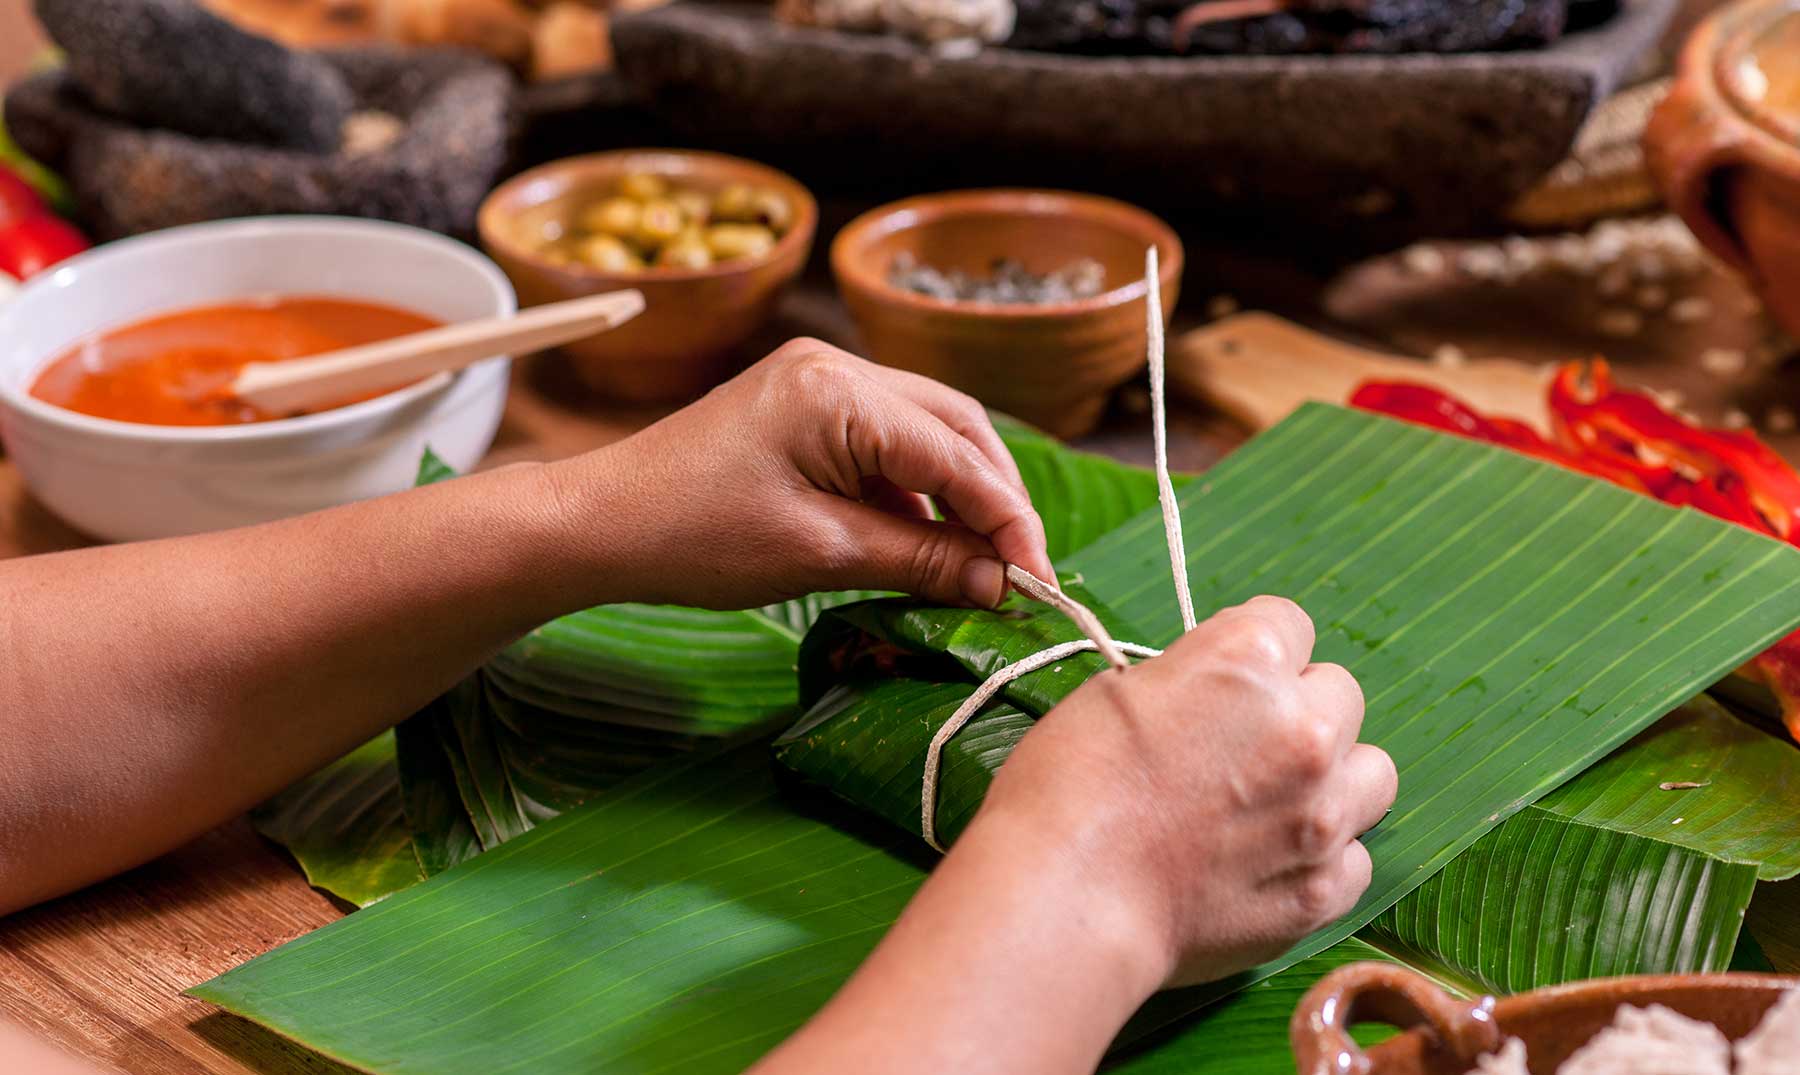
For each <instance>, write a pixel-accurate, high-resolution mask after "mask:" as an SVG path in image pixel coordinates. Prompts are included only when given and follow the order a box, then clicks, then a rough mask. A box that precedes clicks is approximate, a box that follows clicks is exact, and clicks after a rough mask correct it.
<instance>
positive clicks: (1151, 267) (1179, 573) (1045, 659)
mask: <svg viewBox="0 0 1800 1075" xmlns="http://www.w3.org/2000/svg"><path fill="white" fill-rule="evenodd" d="M1160 277H1161V273H1160V272H1159V271H1158V262H1157V256H1156V248H1155V247H1151V248H1150V250H1149V252H1148V253H1147V254H1145V256H1144V288H1145V295H1144V301H1145V305H1146V307H1147V310H1148V316H1149V332H1148V336H1149V343H1150V419H1151V431H1152V435H1153V437H1154V439H1155V442H1156V499H1157V503H1158V504H1160V505H1161V507H1162V518H1163V537H1164V539H1165V540H1166V541H1167V543H1168V546H1169V569H1170V572H1171V574H1173V575H1174V577H1175V601H1176V604H1178V605H1179V606H1180V607H1181V625H1182V628H1183V630H1187V631H1191V630H1193V629H1194V624H1195V619H1194V599H1193V595H1192V594H1191V593H1190V591H1189V589H1188V577H1187V548H1186V546H1185V544H1184V543H1183V541H1182V537H1181V512H1180V509H1179V507H1178V506H1177V505H1176V503H1175V483H1174V482H1173V481H1172V480H1171V479H1170V477H1169V433H1168V417H1167V399H1166V393H1165V391H1164V387H1163V382H1164V381H1165V380H1166V378H1167V370H1166V363H1165V361H1164V355H1163V347H1164V342H1163V319H1162V288H1161V282H1160ZM1006 578H1007V580H1008V581H1009V582H1011V583H1012V585H1013V588H1014V589H1016V590H1018V591H1019V592H1020V593H1022V594H1024V595H1025V596H1027V597H1029V598H1031V599H1032V600H1034V601H1038V602H1041V603H1043V604H1046V605H1049V606H1050V607H1052V608H1054V609H1056V610H1057V611H1058V612H1061V613H1062V614H1063V615H1064V616H1067V617H1068V618H1069V619H1070V621H1071V622H1073V623H1074V624H1075V626H1077V627H1079V628H1080V629H1081V633H1082V634H1084V635H1086V636H1087V637H1086V638H1084V639H1081V640H1080V641H1077V642H1064V643H1062V644H1060V645H1055V646H1051V647H1050V648H1049V649H1045V650H1039V651H1038V652H1036V653H1034V654H1032V655H1031V656H1029V657H1025V658H1022V659H1020V660H1018V661H1015V662H1013V663H1012V664H1009V665H1007V666H1006V667H1004V668H1001V669H999V670H998V671H996V672H994V674H993V675H990V676H988V677H987V679H986V680H985V681H983V682H982V684H981V686H979V687H977V688H975V693H973V694H971V695H969V697H968V698H967V699H966V700H964V702H963V704H962V705H960V706H957V707H956V712H954V713H952V714H950V719H949V720H946V721H945V722H944V723H943V725H942V726H940V727H939V728H938V730H937V734H935V735H933V736H932V737H931V746H930V747H928V748H927V749H926V751H925V779H924V782H923V784H922V786H921V788H920V794H919V830H920V832H921V833H922V834H923V835H924V837H925V842H926V843H928V844H930V845H931V846H932V847H933V848H936V849H937V850H938V851H943V850H944V846H943V845H942V844H940V843H939V842H938V838H937V799H938V779H939V778H940V777H941V776H942V775H943V772H942V770H943V757H944V747H945V746H946V745H948V744H949V742H950V740H951V739H953V738H955V736H956V733H957V732H960V731H962V729H963V726H964V725H966V724H968V723H969V721H970V719H971V718H973V717H974V716H975V714H976V713H977V712H979V711H980V710H981V707H982V706H985V705H987V704H988V702H989V701H991V700H992V699H993V697H994V696H995V695H996V694H999V693H1000V691H1001V689H1002V688H1004V687H1005V686H1006V685H1007V684H1008V683H1011V682H1012V681H1013V680H1015V679H1018V678H1019V677H1020V676H1024V675H1029V674H1030V673H1032V672H1035V671H1037V670H1038V669H1040V668H1044V667H1047V666H1049V665H1053V664H1055V663H1056V662H1058V661H1061V660H1065V659H1067V658H1069V657H1073V656H1074V655H1076V654H1077V653H1099V654H1100V655H1101V656H1102V657H1105V658H1106V661H1107V663H1108V664H1109V665H1111V666H1112V667H1114V668H1118V669H1124V668H1127V667H1129V663H1128V662H1127V661H1126V660H1125V658H1126V657H1127V656H1131V657H1139V658H1148V657H1160V656H1162V651H1161V650H1159V649H1151V648H1150V647H1149V646H1140V645H1138V644H1136V643H1134V642H1117V641H1114V639H1113V637H1112V635H1111V634H1109V633H1107V630H1106V627H1105V625H1103V624H1102V623H1101V622H1100V617H1098V616H1096V615H1094V612H1093V610H1092V609H1090V608H1088V607H1087V606H1086V605H1084V604H1082V603H1081V602H1079V601H1077V600H1075V599H1074V598H1073V597H1070V596H1069V595H1068V594H1066V593H1063V592H1062V590H1061V589H1060V588H1058V587H1057V586H1056V585H1055V584H1054V583H1052V582H1046V581H1044V580H1043V579H1040V578H1038V577H1037V576H1036V575H1033V574H1032V573H1031V572H1029V571H1027V570H1025V569H1024V568H1022V567H1018V566H1015V565H1012V564H1008V565H1007V567H1006Z"/></svg>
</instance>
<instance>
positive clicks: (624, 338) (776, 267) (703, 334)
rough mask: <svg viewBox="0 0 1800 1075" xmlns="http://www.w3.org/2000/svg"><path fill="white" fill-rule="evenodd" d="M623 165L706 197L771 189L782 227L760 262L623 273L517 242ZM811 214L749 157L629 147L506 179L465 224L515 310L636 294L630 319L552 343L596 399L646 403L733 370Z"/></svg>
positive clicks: (801, 246) (607, 188) (802, 246)
mask: <svg viewBox="0 0 1800 1075" xmlns="http://www.w3.org/2000/svg"><path fill="white" fill-rule="evenodd" d="M630 172H650V173H653V174H655V175H660V176H665V177H667V178H668V179H669V180H670V181H671V182H673V183H675V184H676V185H677V186H680V187H684V188H689V189H695V190H701V191H705V192H709V193H710V192H714V191H718V190H720V189H722V188H724V187H726V186H728V185H730V184H733V183H748V184H750V185H752V186H757V187H763V188H767V189H771V190H774V191H776V192H778V193H780V194H781V195H782V196H783V197H785V198H786V199H787V200H788V203H789V204H790V205H792V207H793V209H794V223H793V226H792V227H790V228H789V229H788V230H787V232H786V233H784V234H783V235H782V236H781V238H780V239H779V240H778V241H777V242H776V244H775V247H774V249H772V250H770V251H769V252H768V253H767V254H764V255H762V256H760V257H755V258H744V259H739V260H734V261H727V262H721V263H719V264H717V265H713V266H711V267H709V268H705V269H674V268H657V267H652V268H649V269H646V270H644V271H642V272H637V273H631V274H625V275H620V274H609V273H604V272H600V271H598V270H595V269H591V268H587V267H585V266H578V265H577V266H569V265H558V264H555V263H554V262H552V261H550V260H548V259H547V258H545V257H544V255H543V254H542V253H540V252H539V251H538V249H537V248H536V246H535V245H534V244H532V243H531V242H529V241H527V236H529V235H532V234H534V229H536V228H537V227H538V226H540V225H541V224H542V223H543V222H544V221H545V220H548V219H552V218H554V217H556V216H558V215H560V214H563V213H566V212H567V211H568V210H570V209H571V208H573V207H575V206H578V205H580V204H584V203H585V202H586V201H587V200H588V199H590V198H592V197H595V196H598V195H602V194H605V193H610V192H611V191H612V190H613V189H614V187H615V185H616V184H617V183H618V181H619V179H620V178H622V177H623V176H624V175H626V174H627V173H630ZM818 219H819V210H818V205H817V203H816V202H814V201H813V197H812V195H811V194H810V193H808V192H807V190H806V188H805V187H803V186H801V185H800V184H799V183H798V182H796V181H795V180H794V179H792V178H791V177H789V176H787V175H785V174H783V173H781V172H778V171H776V170H775V169H773V168H768V167H765V166H763V165H761V164H757V163H756V162H755V161H748V160H743V159H740V158H737V157H727V156H724V155H721V154H717V153H700V152H690V151H687V150H663V149H642V150H635V149H634V150H619V151H615V152H610V153H595V154H592V155H589V156H584V157H570V158H568V159H566V160H559V161H553V162H551V163H549V164H545V165H542V166H540V167H537V168H533V169H531V170H530V171H528V172H524V173H522V174H520V175H517V176H515V177H513V178H512V179H510V180H508V181H507V182H505V183H503V184H501V185H500V186H499V187H498V188H497V189H495V191H494V192H493V194H491V195H489V196H488V199H487V201H486V202H484V203H483V204H482V207H481V212H480V214H479V217H478V221H477V226H478V228H479V231H480V233H481V243H482V246H483V247H484V248H485V249H486V250H487V252H488V254H489V255H490V256H491V257H493V259H494V260H495V261H497V262H499V264H500V267H501V268H502V269H503V270H505V272H506V275H507V276H508V277H510V278H511V279H512V282H513V287H514V288H515V289H517V291H518V293H519V301H520V302H521V303H522V304H524V305H527V306H535V305H537V304H539V303H545V302H554V301H556V300H558V299H568V298H575V297H577V296H581V295H593V294H598V293H600V292H603V291H616V290H618V289H620V288H626V287H635V288H637V289H638V290H639V291H642V292H643V293H644V299H645V308H644V312H643V313H641V314H639V315H638V316H637V317H636V318H635V319H633V320H632V321H629V322H627V323H626V324H625V325H623V326H621V327H620V328H616V329H613V330H612V331H611V332H606V333H602V334H600V335H598V336H595V337H592V338H590V339H587V340H582V341H580V342H577V343H574V344H570V345H568V346H566V347H564V348H563V349H562V350H563V352H564V353H565V354H566V355H567V356H568V357H569V359H570V360H571V362H572V364H573V365H574V367H575V369H576V371H577V372H578V373H579V374H580V376H581V378H582V380H584V381H586V382H587V383H588V384H589V385H590V386H591V387H593V388H594V390H595V391H597V392H599V393H601V394H602V395H605V396H607V397H610V398H613V399H617V400H622V401H626V402H631V403H658V402H672V401H677V400H684V399H691V398H693V397H694V396H697V395H700V394H701V393H703V392H705V391H706V390H707V389H708V388H711V387H712V386H713V385H716V384H718V383H719V382H720V381H723V380H725V379H726V378H728V377H730V376H731V375H732V374H733V373H734V372H736V370H737V369H738V368H739V366H740V365H741V364H742V362H743V359H744V357H745V356H744V355H742V354H741V353H740V346H741V345H742V344H743V342H744V341H745V340H746V339H748V338H749V337H750V335H751V334H752V333H754V332H755V331H756V330H757V328H758V327H759V326H761V325H762V323H763V322H764V321H766V320H767V319H768V317H769V314H770V312H771V311H772V310H773V309H774V306H775V302H776V300H777V299H778V298H779V297H780V294H781V291H782V288H783V287H785V286H786V285H787V284H788V283H789V282H790V281H791V280H793V278H794V277H795V276H796V275H798V274H799V272H800V270H801V268H802V267H804V266H805V264H806V258H807V255H808V253H809V252H810V251H811V249H812V240H813V232H814V230H815V229H816V228H817V226H818Z"/></svg>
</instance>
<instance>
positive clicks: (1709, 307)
mask: <svg viewBox="0 0 1800 1075" xmlns="http://www.w3.org/2000/svg"><path fill="white" fill-rule="evenodd" d="M1712 313H1713V304H1712V300H1711V299H1709V298H1707V297H1706V296H1705V295H1689V296H1688V297H1686V298H1684V299H1676V300H1675V304H1674V305H1673V306H1670V307H1669V320H1671V321H1674V322H1676V323H1677V324H1682V325H1691V324H1693V323H1694V322H1696V321H1704V320H1706V319H1707V318H1709V317H1711V316H1712Z"/></svg>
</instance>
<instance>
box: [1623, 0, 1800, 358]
mask: <svg viewBox="0 0 1800 1075" xmlns="http://www.w3.org/2000/svg"><path fill="white" fill-rule="evenodd" d="M1645 150H1646V153H1647V155H1648V159H1649V163H1650V168H1651V172H1652V174H1653V175H1654V176H1655V177H1656V180H1657V183H1658V185H1659V186H1661V188H1662V191H1663V195H1664V197H1665V198H1667V200H1668V202H1669V204H1670V205H1671V206H1672V207H1673V208H1674V209H1675V211H1676V212H1678V213H1680V214H1681V217H1682V219H1683V220H1685V221H1687V224H1688V226H1689V227H1690V228H1692V229H1693V231H1694V234H1695V235H1696V236H1698V237H1699V238H1700V241H1701V242H1702V243H1704V244H1705V245H1706V248H1707V249H1708V250H1711V251H1712V252H1713V253H1714V254H1716V255H1718V256H1719V257H1720V258H1722V259H1724V260H1725V261H1727V262H1729V263H1730V264H1732V265H1733V266H1735V267H1737V268H1738V269H1739V270H1741V271H1742V272H1743V273H1744V274H1745V275H1746V276H1748V277H1749V278H1750V280H1751V282H1752V283H1753V284H1754V285H1755V286H1756V288H1757V290H1758V291H1759V292H1760V293H1761V295H1762V298H1763V301H1764V303H1765V304H1767V306H1768V308H1769V312H1770V313H1771V314H1773V315H1774V316H1775V318H1776V319H1777V320H1778V321H1780V322H1781V324H1782V325H1783V327H1785V328H1786V329H1787V330H1788V331H1789V332H1791V333H1796V334H1800V3H1796V2H1795V0H1740V2H1739V3H1736V4H1732V5H1731V6H1729V7H1726V8H1724V9H1722V10H1720V11H1719V12H1717V13H1716V14H1714V15H1713V16H1712V17H1711V18H1709V19H1707V21H1706V22H1704V23H1702V24H1701V25H1700V27H1699V28H1698V29H1696V30H1695V31H1694V35H1693V37H1692V38H1691V39H1689V41H1688V43H1687V46H1686V47H1685V49H1684V50H1683V52H1682V57H1681V74H1680V77H1679V78H1678V79H1677V81H1676V83H1675V88H1674V90H1673V91H1672V92H1671V93H1670V94H1669V96H1668V98H1667V99H1666V100H1665V101H1664V102H1663V104H1662V106H1661V107H1660V108H1658V110H1657V111H1656V114H1655V115H1654V116H1653V117H1652V118H1651V121H1650V127H1649V130H1648V131H1647V132H1646V134H1645Z"/></svg>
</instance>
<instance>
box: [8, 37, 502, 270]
mask: <svg viewBox="0 0 1800 1075" xmlns="http://www.w3.org/2000/svg"><path fill="white" fill-rule="evenodd" d="M319 55H320V56H322V57H323V58H324V59H325V60H326V62H328V63H329V64H330V66H331V67H332V68H333V69H334V70H335V71H336V72H338V73H339V74H340V75H341V76H342V78H343V81H344V83H345V84H346V85H347V86H348V88H349V90H350V93H351V96H352V99H353V100H354V102H355V107H356V108H357V109H358V110H374V111H380V112H386V113H390V114H392V115H393V116H395V117H397V118H398V119H399V120H401V122H402V123H403V125H404V126H403V128H402V130H401V132H400V133H399V135H398V137H397V138H396V139H395V140H394V141H393V142H392V143H391V144H389V145H387V146H385V147H383V148H380V149H377V150H373V151H370V152H366V153H362V154H358V155H349V154H345V153H341V152H335V151H334V152H309V151H303V150H296V149H290V148H278V147H272V146H267V145H258V144H250V143H242V142H228V141H220V140H216V139H205V138H197V137H194V136H193V135H189V134H182V133H178V132H175V131H170V130H164V129H158V128H145V127H138V126H135V125H133V124H131V123H129V122H127V121H124V120H121V119H118V118H116V117H114V116H112V115H110V114H108V113H106V112H103V111H101V110H99V109H98V108H96V107H95V106H94V105H93V104H92V102H91V101H90V100H89V99H88V98H87V97H86V95H85V94H84V93H83V92H82V90H81V89H80V88H78V87H77V85H76V84H75V82H74V80H73V79H72V78H71V77H70V76H69V75H68V74H67V73H65V72H61V71H52V72H47V73H44V74H40V75H38V76H35V77H33V78H30V79H27V80H26V81H24V82H21V83H19V84H18V85H17V86H15V87H14V88H13V89H12V91H11V92H9V93H8V94H7V97H6V120H7V124H8V127H9V128H10V129H11V131H12V134H13V136H14V138H15V139H16V140H17V141H18V143H19V145H20V146H21V147H23V148H24V149H25V151H26V152H28V153H30V154H31V155H33V156H35V157H37V158H38V159H40V160H43V161H44V162H46V163H47V164H49V165H50V166H51V167H53V168H56V169H57V170H59V171H61V172H62V173H63V174H64V175H65V176H66V177H67V178H68V180H69V183H70V186H71V187H72V188H73V189H74V192H75V197H76V201H77V204H78V207H79V210H80V216H81V219H82V221H83V222H84V223H85V224H86V225H87V226H88V227H89V228H90V229H91V230H92V231H93V233H94V234H95V235H96V236H97V237H99V238H102V239H114V238H120V237H122V236H126V235H135V234H137V233H139V232H145V231H152V230H155V229H157V228H166V227H173V226H175V225H179V224H192V223H196V222H199V221H204V220H217V219H222V218H226V217H240V216H255V215H261V214H268V213H326V214H338V215H345V216H363V217H374V218H378V219H382V220H394V221H399V222H401V223H405V224H413V225H416V226H418V227H423V228H430V229H432V230H433V231H441V232H446V233H449V234H453V235H460V236H469V235H472V234H473V232H474V227H475V211H476V209H477V207H478V206H479V205H480V204H481V200H482V198H483V197H485V196H486V194H487V191H488V190H489V189H490V188H491V187H492V186H493V184H494V181H495V179H496V178H497V177H498V176H499V174H500V171H501V169H502V167H503V166H504V165H505V163H506V159H507V148H508V138H509V129H510V122H511V102H512V95H513V87H514V83H513V80H512V77H511V75H510V74H509V73H508V72H507V71H506V70H505V69H503V68H501V67H500V66H499V65H497V64H494V63H492V62H491V61H488V60H485V59H482V58H480V57H477V56H474V55H472V54H469V53H463V52H453V51H446V50H417V49H408V50H396V49H388V48H370V49H356V50H346V51H341V52H333V53H320V54H319ZM334 145H335V139H334Z"/></svg>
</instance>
